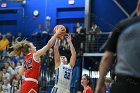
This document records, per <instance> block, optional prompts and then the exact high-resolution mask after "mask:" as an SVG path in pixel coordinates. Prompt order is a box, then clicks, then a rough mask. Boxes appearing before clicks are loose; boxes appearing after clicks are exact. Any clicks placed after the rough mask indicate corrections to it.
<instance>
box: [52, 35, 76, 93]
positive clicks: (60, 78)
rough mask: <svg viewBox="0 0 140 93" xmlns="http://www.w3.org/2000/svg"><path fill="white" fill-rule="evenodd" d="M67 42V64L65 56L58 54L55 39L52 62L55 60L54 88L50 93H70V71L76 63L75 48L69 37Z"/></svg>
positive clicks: (57, 45) (57, 43) (57, 40)
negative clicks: (68, 52) (69, 54)
mask: <svg viewBox="0 0 140 93" xmlns="http://www.w3.org/2000/svg"><path fill="white" fill-rule="evenodd" d="M67 42H68V44H69V46H70V51H71V58H70V62H69V63H68V61H67V58H66V57H65V56H60V54H59V50H58V48H59V39H56V42H55V46H54V60H55V71H56V73H55V86H54V87H53V89H52V91H51V93H70V82H71V77H72V69H73V67H74V65H75V61H76V52H75V48H74V46H73V44H72V41H71V35H68V37H67Z"/></svg>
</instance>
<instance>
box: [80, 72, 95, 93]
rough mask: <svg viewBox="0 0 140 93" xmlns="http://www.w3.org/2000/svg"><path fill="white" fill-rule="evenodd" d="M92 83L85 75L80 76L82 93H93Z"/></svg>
mask: <svg viewBox="0 0 140 93" xmlns="http://www.w3.org/2000/svg"><path fill="white" fill-rule="evenodd" d="M92 83H93V82H92V81H91V78H90V77H89V76H88V75H87V74H84V75H83V76H82V79H81V84H82V86H83V87H84V90H83V93H94V90H93V84H92Z"/></svg>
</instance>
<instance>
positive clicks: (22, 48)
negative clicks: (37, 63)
mask: <svg viewBox="0 0 140 93" xmlns="http://www.w3.org/2000/svg"><path fill="white" fill-rule="evenodd" d="M18 39H19V38H17V39H16V42H15V44H14V45H13V46H11V47H10V48H12V49H13V51H12V52H11V53H10V54H9V56H15V55H16V56H20V55H21V53H23V54H25V55H27V54H28V53H29V50H28V48H30V47H31V45H30V42H29V41H27V40H26V39H24V40H22V41H18Z"/></svg>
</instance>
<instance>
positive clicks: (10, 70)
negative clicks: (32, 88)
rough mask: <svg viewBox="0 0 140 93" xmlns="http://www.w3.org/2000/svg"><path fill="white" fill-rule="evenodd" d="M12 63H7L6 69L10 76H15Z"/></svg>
mask: <svg viewBox="0 0 140 93" xmlns="http://www.w3.org/2000/svg"><path fill="white" fill-rule="evenodd" d="M10 61H11V60H9V62H7V63H5V68H6V69H7V72H8V73H9V74H10V76H13V75H14V74H15V71H14V69H13V67H12V66H11V64H10Z"/></svg>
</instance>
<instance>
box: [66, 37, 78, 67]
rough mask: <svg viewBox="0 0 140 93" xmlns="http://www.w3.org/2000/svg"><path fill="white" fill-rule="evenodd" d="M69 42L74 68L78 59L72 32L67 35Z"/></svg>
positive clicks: (71, 61) (71, 64) (71, 62)
mask: <svg viewBox="0 0 140 93" xmlns="http://www.w3.org/2000/svg"><path fill="white" fill-rule="evenodd" d="M67 42H68V44H69V45H70V51H71V58H70V66H71V67H72V68H73V67H74V65H75V61H76V51H75V48H74V46H73V43H72V41H71V35H70V34H69V35H68V37H67Z"/></svg>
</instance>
